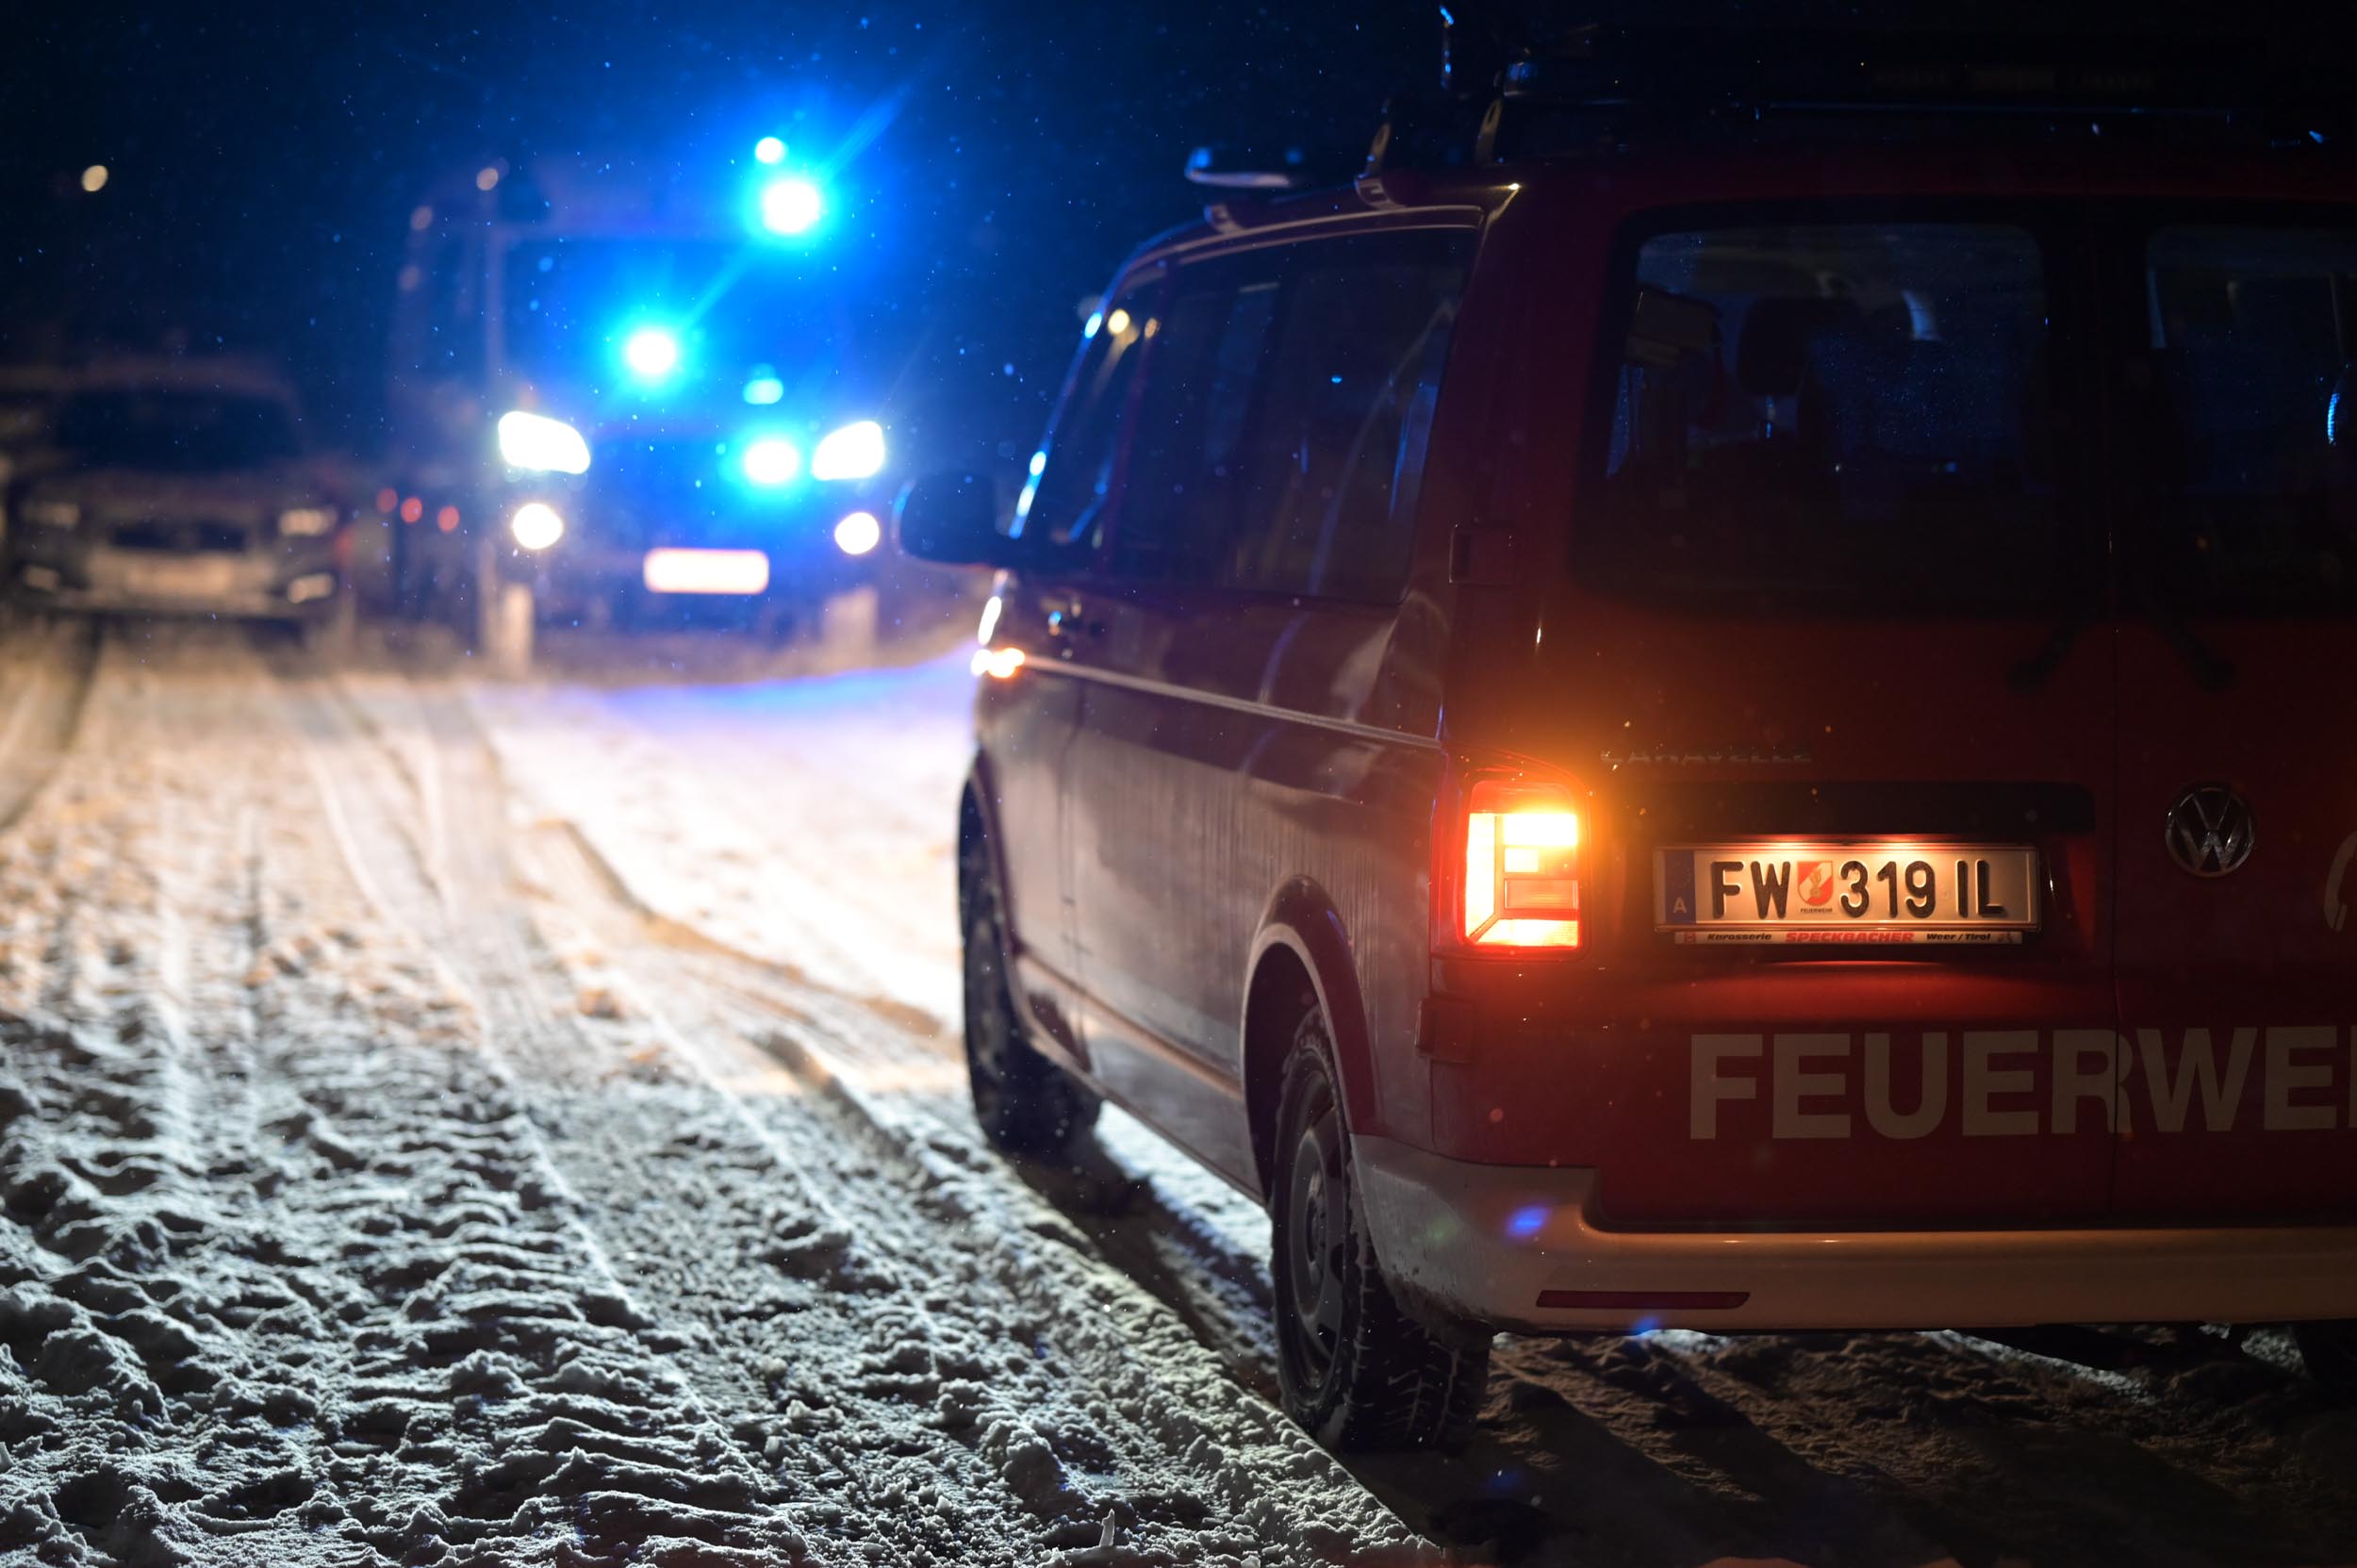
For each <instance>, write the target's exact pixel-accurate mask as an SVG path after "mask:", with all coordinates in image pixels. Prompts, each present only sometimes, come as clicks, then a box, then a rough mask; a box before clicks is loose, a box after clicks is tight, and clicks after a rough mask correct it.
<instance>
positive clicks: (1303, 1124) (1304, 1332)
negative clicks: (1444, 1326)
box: [1269, 1005, 1490, 1450]
mask: <svg viewBox="0 0 2357 1568" xmlns="http://www.w3.org/2000/svg"><path fill="white" fill-rule="evenodd" d="M1274 1164H1275V1171H1274V1180H1273V1182H1272V1184H1271V1188H1270V1203H1269V1212H1270V1217H1271V1220H1272V1224H1271V1226H1270V1240H1271V1246H1272V1249H1273V1251H1274V1254H1275V1256H1274V1258H1273V1259H1272V1262H1271V1266H1270V1271H1269V1272H1270V1277H1271V1279H1272V1281H1273V1283H1274V1285H1275V1288H1276V1298H1277V1383H1278V1386H1279V1388H1280V1389H1281V1391H1282V1393H1283V1395H1284V1401H1285V1411H1286V1413H1288V1414H1289V1415H1291V1416H1292V1417H1293V1418H1294V1420H1296V1421H1298V1422H1300V1423H1301V1425H1302V1426H1303V1427H1305V1428H1308V1429H1309V1431H1310V1435H1311V1436H1312V1437H1314V1438H1316V1439H1317V1440H1318V1441H1319V1442H1320V1443H1322V1444H1326V1445H1327V1447H1329V1448H1336V1449H1344V1450H1348V1449H1360V1448H1428V1447H1433V1446H1436V1445H1441V1444H1450V1443H1453V1442H1456V1441H1457V1440H1458V1439H1459V1438H1461V1437H1462V1436H1463V1434H1464V1432H1465V1431H1466V1429H1467V1428H1470V1427H1471V1426H1472V1425H1473V1420H1474V1417H1475V1415H1477V1414H1478V1413H1480V1410H1481V1400H1482V1395H1483V1393H1484V1392H1485V1390H1486V1388H1487V1386H1488V1382H1489V1375H1490V1341H1489V1339H1488V1338H1487V1337H1486V1336H1484V1335H1481V1334H1479V1333H1478V1332H1476V1331H1474V1330H1471V1329H1466V1330H1462V1331H1459V1332H1454V1333H1450V1334H1448V1335H1446V1336H1443V1335H1441V1334H1436V1333H1434V1332H1432V1331H1431V1330H1430V1329H1426V1327H1425V1326H1424V1325H1422V1324H1420V1323H1418V1322H1417V1321H1415V1320H1414V1319H1413V1318H1411V1317H1409V1315H1408V1314H1407V1313H1406V1312H1403V1311H1402V1310H1401V1308H1400V1306H1399V1303H1398V1302H1397V1301H1396V1300H1395V1299H1394V1298H1393V1296H1392V1292H1391V1287H1390V1286H1388V1285H1386V1284H1385V1283H1384V1281H1383V1271H1382V1268H1381V1265H1380V1264H1379V1263H1377V1262H1376V1256H1375V1249H1374V1246H1373V1245H1372V1243H1371V1242H1370V1241H1369V1239H1368V1236H1367V1230H1366V1224H1365V1219H1364V1214H1363V1211H1362V1209H1361V1206H1360V1199H1359V1193H1358V1188H1357V1184H1356V1180H1355V1178H1354V1176H1353V1174H1352V1169H1351V1159H1350V1139H1349V1137H1348V1136H1347V1134H1346V1131H1345V1129H1344V1127H1343V1109H1342V1090H1341V1085H1340V1083H1339V1082H1338V1081H1337V1080H1336V1078H1335V1075H1334V1065H1333V1049H1332V1047H1331V1045H1330V1044H1329V1042H1328V1039H1327V1029H1326V1019H1325V1017H1324V1016H1323V1015H1321V1014H1320V1013H1319V1011H1318V1009H1317V1008H1316V1006H1315V1005H1311V1006H1310V1008H1309V1009H1308V1010H1307V1012H1306V1013H1305V1015H1303V1017H1302V1020H1301V1023H1300V1026H1299V1027H1298V1029H1297V1030H1296V1031H1295V1032H1294V1044H1293V1050H1292V1054H1291V1055H1290V1056H1288V1057H1287V1058H1286V1061H1285V1077H1284V1085H1283V1088H1282V1090H1281V1092H1280V1093H1279V1096H1278V1098H1277V1146H1276V1159H1275V1161H1274Z"/></svg>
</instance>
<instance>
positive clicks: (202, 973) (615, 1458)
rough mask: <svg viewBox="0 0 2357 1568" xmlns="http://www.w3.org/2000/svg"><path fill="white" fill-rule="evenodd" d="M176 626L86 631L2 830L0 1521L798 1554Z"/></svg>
mask: <svg viewBox="0 0 2357 1568" xmlns="http://www.w3.org/2000/svg"><path fill="white" fill-rule="evenodd" d="M171 641H172V644H173V646H171V647H168V648H165V649H163V650H162V651H161V652H162V654H163V656H162V657H160V658H157V660H156V663H155V665H154V667H153V668H141V667H140V666H135V665H133V664H132V663H131V662H130V660H129V659H128V657H127V656H125V655H124V653H123V652H121V651H120V650H119V649H117V648H115V647H112V646H110V647H109V649H108V651H107V660H106V662H105V664H104V665H103V667H102V668H101V670H100V673H99V677H98V679H97V681H96V682H95V683H94V690H93V696H92V699H91V721H90V722H89V724H88V725H87V726H86V730H85V734H84V736H83V738H82V740H81V741H80V742H79V743H78V744H77V746H76V748H75V750H74V753H73V754H72V755H71V756H70V757H69V758H68V760H67V764H66V766H65V767H63V768H62V769H61V770H60V773H59V776H58V780H57V782H56V785H55V787H54V788H53V789H52V790H51V791H50V792H49V793H48V794H47V795H45V796H44V797H43V798H42V800H41V801H40V802H38V803H37V805H36V807H35V808H34V809H33V810H32V811H31V812H29V813H28V814H27V816H26V817H25V820H24V821H23V822H21V823H20V824H19V825H18V829H17V831H16V832H14V833H11V834H7V835H5V836H0V891H5V893H6V894H7V895H8V900H7V902H6V904H5V905H0V908H5V909H6V911H7V915H8V919H9V922H10V926H11V936H13V935H14V934H15V932H14V927H15V926H16V924H17V923H19V922H20V921H22V920H24V919H25V917H26V916H27V915H28V913H29V915H30V916H31V917H32V918H33V919H35V920H37V921H39V922H40V923H41V924H42V925H43V926H45V927H46V928H47V934H48V943H47V948H46V950H45V964H44V972H43V973H41V974H38V975H35V976H31V977H29V978H28V980H27V982H26V983H25V984H21V985H17V986H14V987H11V988H9V989H8V991H7V992H6V993H5V995H0V1002H5V1004H6V1006H7V1008H8V1012H9V1014H10V1016H9V1017H8V1018H7V1019H5V1020H0V1036H4V1037H5V1041H6V1045H7V1049H6V1051H5V1053H0V1170H4V1171H6V1172H7V1181H6V1194H5V1196H6V1206H5V1214H0V1345H5V1347H6V1351H7V1353H6V1354H5V1355H0V1444H5V1445H6V1448H7V1452H8V1461H7V1463H5V1464H0V1540H7V1541H9V1542H19V1541H22V1542H26V1543H31V1542H41V1543H44V1544H43V1545H42V1547H41V1554H42V1557H43V1559H44V1560H58V1561H74V1560H125V1561H127V1560H141V1561H146V1560H187V1561H191V1562H197V1563H224V1564H225V1563H239V1564H246V1563H252V1562H255V1561H259V1560H283V1561H286V1562H288V1563H290V1564H295V1563H313V1562H317V1563H322V1564H324V1563H335V1564H338V1565H339V1568H340V1565H344V1564H354V1563H363V1562H377V1561H386V1562H390V1561H416V1560H443V1561H447V1562H452V1563H459V1562H468V1561H496V1562H501V1563H509V1562H527V1561H543V1560H554V1559H555V1558H557V1557H559V1556H562V1555H564V1554H566V1553H570V1554H572V1560H599V1559H604V1558H610V1557H612V1556H614V1555H616V1554H618V1553H621V1552H625V1551H627V1552H631V1553H636V1552H639V1551H641V1550H645V1551H646V1552H648V1554H649V1556H650V1558H651V1559H657V1560H659V1559H663V1558H665V1557H667V1556H676V1555H679V1554H683V1553H692V1554H693V1555H694V1557H695V1560H697V1561H699V1562H720V1563H744V1564H748V1565H750V1564H752V1563H756V1562H758V1563H762V1564H775V1563H781V1562H786V1561H792V1560H799V1558H800V1557H801V1556H802V1551H801V1543H800V1541H799V1537H798V1536H797V1535H796V1533H795V1532H794V1531H793V1530H792V1529H791V1527H790V1522H789V1521H787V1520H786V1519H785V1518H784V1516H783V1515H782V1514H780V1513H779V1512H778V1510H775V1509H774V1508H771V1507H768V1506H766V1505H767V1503H768V1501H769V1499H768V1498H767V1496H766V1483H765V1481H764V1478H763V1477H760V1476H758V1475H757V1474H755V1473H754V1472H753V1471H752V1470H751V1469H750V1467H749V1466H747V1465H745V1464H743V1463H742V1462H739V1461H737V1460H736V1456H735V1454H734V1452H733V1448H732V1446H731V1445H730V1444H728V1443H727V1441H726V1440H725V1438H723V1437H721V1436H720V1435H719V1434H718V1433H717V1432H716V1431H715V1430H714V1429H713V1428H712V1425H711V1423H710V1422H709V1421H706V1420H701V1419H698V1418H696V1417H695V1415H694V1413H693V1411H689V1412H687V1414H685V1415H683V1414H682V1413H681V1411H680V1407H681V1406H682V1405H683V1404H684V1403H689V1401H688V1400H687V1399H686V1391H685V1390H684V1389H683V1388H682V1387H681V1386H680V1384H679V1381H678V1378H677V1377H676V1373H675V1370H674V1367H673V1364H672V1362H671V1351H672V1348H673V1347H672V1346H670V1345H668V1344H667V1343H666V1341H665V1336H664V1335H663V1333H662V1332H661V1330H660V1329H655V1328H651V1327H650V1326H648V1325H647V1324H645V1323H644V1322H643V1320H642V1319H641V1317H640V1314H639V1313H638V1312H637V1310H636V1309H635V1306H634V1305H633V1304H632V1303H631V1301H630V1300H629V1299H628V1297H627V1296H625V1295H623V1294H622V1293H620V1292H619V1291H618V1290H615V1289H614V1288H612V1286H611V1284H610V1281H609V1280H607V1279H602V1278H601V1276H600V1274H599V1271H598V1269H597V1267H596V1260H595V1258H594V1254H593V1253H591V1252H589V1251H587V1250H586V1249H585V1240H586V1237H585V1232H583V1231H581V1230H580V1229H579V1227H578V1226H577V1225H576V1224H575V1223H574V1220H573V1217H572V1215H571V1213H570V1207H571V1199H570V1198H569V1196H568V1195H567V1194H565V1193H564V1191H563V1190H562V1187H561V1183H560V1182H558V1181H557V1180H556V1178H555V1174H554V1172H553V1170H552V1168H551V1167H550V1166H549V1164H548V1163H547V1161H546V1160H545V1158H544V1157H542V1156H541V1155H540V1153H539V1152H538V1150H537V1147H536V1139H537V1134H536V1131H535V1130H534V1129H533V1128H532V1126H531V1125H530V1123H529V1121H528V1120H527V1119H526V1118H525V1116H524V1114H523V1111H522V1107H521V1105H520V1104H519V1102H518V1101H517V1100H516V1098H515V1097H514V1095H513V1093H512V1091H511V1090H510V1088H509V1087H508V1086H507V1085H506V1084H504V1083H503V1081H501V1080H500V1078H499V1076H498V1075H497V1074H496V1073H494V1072H492V1071H490V1070H489V1067H488V1065H487V1064H486V1060H485V1058H484V1057H483V1055H482V1052H481V1038H482V1037H481V1032H480V1028H479V1025H478V1022H477V1019H476V1017H475V1015H474V1014H473V1012H472V1011H471V1010H470V1008H469V1007H468V1006H467V1005H466V1003H465V1002H464V1000H463V999H460V998H458V997H455V996H453V995H451V994H450V993H449V992H448V991H447V989H446V988H445V987H444V986H443V985H442V983H441V982H440V979H439V977H438V976H437V973H436V971H435V966H434V965H433V963H432V962H431V959H430V956H429V955H428V954H427V953H425V952H424V951H423V950H422V949H421V948H420V947H419V945H418V944H417V942H416V941H415V940H414V938H412V937H411V936H410V935H409V934H408V933H404V932H399V931H387V930H386V929H384V927H383V925H382V922H381V920H379V919H378V918H377V917H376V916H375V914H374V912H373V911H371V909H369V908H368V907H367V905H366V903H365V901H364V900H362V899H361V897H360V895H359V893H358V890H357V888H356V887H355V885H354V882H353V879H352V878H351V876H350V875H349V874H348V873H347V871H346V868H345V867H344V866H343V864H342V861H341V858H340V855H339V853H338V846H337V845H336V844H335V842H334V841H333V837H332V834H331V833H330V832H329V829H328V826H327V821H326V818H325V817H324V816H323V814H322V813H321V810H320V809H319V805H318V798H316V797H314V796H313V795H312V794H311V782H310V779H309V776H308V774H307V770H306V769H305V768H303V767H300V766H299V765H295V766H289V765H290V764H294V763H295V759H296V757H297V756H298V754H299V752H300V750H301V747H302V745H303V744H304V743H303V741H302V739H301V738H300V737H299V736H298V735H297V734H295V733H294V732H293V731H292V729H291V727H290V725H289V724H288V713H287V708H286V704H285V702H284V701H283V699H282V696H281V694H280V692H279V691H278V689H277V688H276V687H275V686H274V685H272V683H271V682H270V681H268V680H267V679H265V678H264V676H263V673H262V671H261V669H260V668H259V667H258V665H257V664H256V663H255V660H254V658H253V657H252V655H251V653H250V652H247V651H246V650H245V649H243V648H242V647H241V646H239V644H237V643H235V642H224V641H223V640H222V639H221V638H220V637H219V636H218V635H209V636H208V635H204V634H202V633H199V634H196V635H190V636H188V637H186V638H180V637H174V638H173V639H171ZM157 652H158V650H157V649H156V648H153V647H151V648H149V649H146V650H143V653H145V654H147V655H150V656H153V655H155V654H157ZM273 765H274V766H273ZM44 847H45V848H44ZM665 1543H669V1544H668V1546H667V1545H666V1544H665ZM92 1554H97V1557H96V1558H95V1559H93V1557H92Z"/></svg>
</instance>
